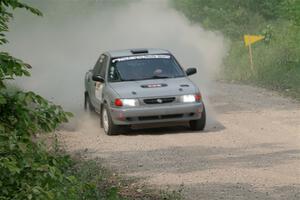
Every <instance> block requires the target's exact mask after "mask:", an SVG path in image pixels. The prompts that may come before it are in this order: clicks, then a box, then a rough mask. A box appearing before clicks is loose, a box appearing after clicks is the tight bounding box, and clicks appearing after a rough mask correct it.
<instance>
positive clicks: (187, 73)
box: [185, 68, 197, 76]
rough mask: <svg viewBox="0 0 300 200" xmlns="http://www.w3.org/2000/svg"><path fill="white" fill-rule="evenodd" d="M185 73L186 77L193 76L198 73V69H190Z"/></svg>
mask: <svg viewBox="0 0 300 200" xmlns="http://www.w3.org/2000/svg"><path fill="white" fill-rule="evenodd" d="M185 73H186V75H188V76H191V75H193V74H196V73H197V69H196V68H188V69H187V70H186V71H185Z"/></svg>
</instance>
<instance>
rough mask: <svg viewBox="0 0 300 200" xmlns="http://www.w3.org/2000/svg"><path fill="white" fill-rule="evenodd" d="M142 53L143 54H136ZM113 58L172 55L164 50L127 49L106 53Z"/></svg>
mask: <svg viewBox="0 0 300 200" xmlns="http://www.w3.org/2000/svg"><path fill="white" fill-rule="evenodd" d="M134 52H141V53H134ZM106 54H108V55H109V56H110V57H112V58H119V57H126V56H134V55H149V54H170V52H169V51H167V50H164V49H153V48H150V49H146V48H143V49H125V50H114V51H108V52H106Z"/></svg>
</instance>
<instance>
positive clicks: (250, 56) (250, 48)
mask: <svg viewBox="0 0 300 200" xmlns="http://www.w3.org/2000/svg"><path fill="white" fill-rule="evenodd" d="M248 47H249V59H250V65H251V71H252V73H253V72H254V63H253V55H252V47H251V43H250V42H249V45H248Z"/></svg>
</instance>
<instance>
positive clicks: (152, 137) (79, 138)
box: [61, 83, 300, 200]
mask: <svg viewBox="0 0 300 200" xmlns="http://www.w3.org/2000/svg"><path fill="white" fill-rule="evenodd" d="M209 102H210V104H211V105H210V106H209V108H208V114H209V115H210V116H211V117H210V120H209V124H208V127H207V130H206V131H205V132H190V131H189V130H188V129H186V128H185V127H184V126H177V127H171V128H159V129H147V130H135V131H133V132H132V134H128V135H120V136H114V137H109V136H106V135H105V134H104V133H103V131H102V130H101V129H100V128H99V124H98V119H88V118H84V119H82V120H81V122H80V123H79V127H78V130H76V131H72V130H70V131H63V132H62V134H61V137H62V139H63V140H64V141H65V143H66V146H67V150H68V151H69V152H72V153H76V152H84V155H85V156H86V157H87V158H95V157H100V158H103V159H104V161H105V163H106V165H108V166H109V167H112V168H113V169H115V170H117V171H118V172H120V173H122V174H124V175H129V176H135V177H141V178H142V179H141V180H142V181H143V182H146V183H147V184H149V185H154V186H156V187H162V188H165V187H166V186H171V187H175V188H176V187H179V186H180V185H183V188H184V190H183V196H184V197H185V198H186V199H245V200H246V199H247V200H251V199H289V200H291V199H300V105H299V104H297V103H295V102H293V101H292V100H289V99H285V98H282V97H280V96H279V95H277V94H276V93H273V92H270V91H267V90H264V89H259V88H254V87H250V86H241V85H234V84H225V83H217V84H215V85H214V86H212V89H211V95H210V96H209Z"/></svg>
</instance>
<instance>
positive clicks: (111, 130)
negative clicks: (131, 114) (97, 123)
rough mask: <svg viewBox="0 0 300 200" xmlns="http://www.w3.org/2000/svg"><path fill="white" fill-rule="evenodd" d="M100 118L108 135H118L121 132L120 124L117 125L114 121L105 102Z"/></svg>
mask: <svg viewBox="0 0 300 200" xmlns="http://www.w3.org/2000/svg"><path fill="white" fill-rule="evenodd" d="M105 112H106V114H105ZM105 115H106V116H105ZM106 118H107V119H106ZM100 119H101V125H102V126H103V130H104V132H105V133H106V134H107V135H116V134H118V133H119V132H120V126H117V125H115V124H114V122H113V121H112V118H111V115H110V112H109V109H108V106H107V104H104V105H103V107H102V109H101V116H100ZM105 121H106V122H105ZM105 123H107V124H105Z"/></svg>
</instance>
